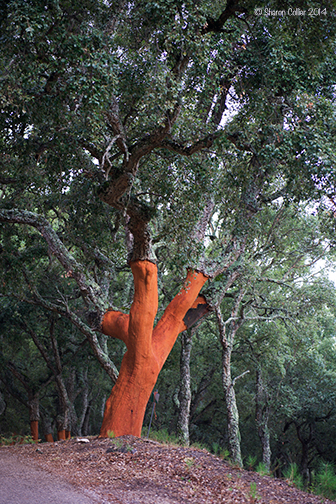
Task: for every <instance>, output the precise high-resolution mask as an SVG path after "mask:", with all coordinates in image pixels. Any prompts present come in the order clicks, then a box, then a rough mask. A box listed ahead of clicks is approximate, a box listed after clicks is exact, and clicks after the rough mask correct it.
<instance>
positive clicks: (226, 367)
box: [223, 344, 243, 467]
mask: <svg viewBox="0 0 336 504" xmlns="http://www.w3.org/2000/svg"><path fill="white" fill-rule="evenodd" d="M231 353H232V345H231V344H229V345H227V346H226V348H225V349H223V388H224V392H225V401H226V412H227V429H228V446H229V453H230V458H231V460H232V462H233V463H234V464H237V465H238V466H240V467H243V461H242V456H241V450H240V431H239V413H238V408H237V401H236V393H235V390H234V383H233V382H232V377H231Z"/></svg>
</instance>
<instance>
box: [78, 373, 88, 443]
mask: <svg viewBox="0 0 336 504" xmlns="http://www.w3.org/2000/svg"><path fill="white" fill-rule="evenodd" d="M87 375H88V368H86V369H85V371H84V373H83V391H82V412H81V415H80V417H79V420H78V436H82V435H83V434H82V430H83V424H84V420H85V417H86V414H87V410H88V407H89V384H88V379H87Z"/></svg>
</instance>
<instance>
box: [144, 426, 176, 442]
mask: <svg viewBox="0 0 336 504" xmlns="http://www.w3.org/2000/svg"><path fill="white" fill-rule="evenodd" d="M149 437H150V439H153V440H154V441H158V442H159V443H165V444H179V440H178V439H177V437H176V436H175V435H174V434H169V432H168V430H167V429H161V430H158V431H155V430H152V431H151V432H150V435H149Z"/></svg>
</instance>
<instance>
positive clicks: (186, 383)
mask: <svg viewBox="0 0 336 504" xmlns="http://www.w3.org/2000/svg"><path fill="white" fill-rule="evenodd" d="M191 347H192V332H191V331H183V333H182V335H181V358H180V390H179V414H178V419H177V435H178V439H179V441H180V442H181V443H182V444H184V445H187V446H189V419H190V404H191V387H190V354H191Z"/></svg>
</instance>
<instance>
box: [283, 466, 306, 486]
mask: <svg viewBox="0 0 336 504" xmlns="http://www.w3.org/2000/svg"><path fill="white" fill-rule="evenodd" d="M283 475H284V478H285V479H286V480H287V482H288V483H289V484H290V485H295V486H296V487H297V488H299V489H300V490H303V478H302V475H301V474H300V471H299V468H298V466H297V465H296V464H295V463H294V464H290V465H289V466H288V467H287V468H286V469H285V470H284V471H283Z"/></svg>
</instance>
